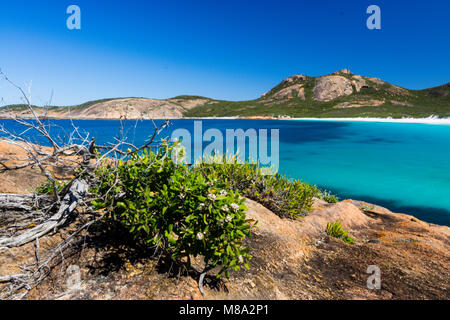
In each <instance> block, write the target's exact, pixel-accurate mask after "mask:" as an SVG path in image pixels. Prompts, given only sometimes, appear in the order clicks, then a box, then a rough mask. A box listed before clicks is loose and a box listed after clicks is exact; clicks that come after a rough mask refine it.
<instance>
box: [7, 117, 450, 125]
mask: <svg viewBox="0 0 450 320" xmlns="http://www.w3.org/2000/svg"><path fill="white" fill-rule="evenodd" d="M14 119H15V118H13V117H1V116H0V120H14ZM22 119H32V118H31V117H30V118H28V117H23V118H22ZM42 119H47V120H82V121H99V120H100V121H119V120H122V121H141V120H142V121H151V120H184V119H186V120H283V121H331V122H333V121H334V122H381V123H416V124H432V125H450V117H449V118H438V117H433V116H431V117H428V118H400V119H397V118H377V117H367V118H363V117H356V118H352V117H347V118H317V117H305V118H290V117H283V116H281V117H266V116H249V117H240V116H232V117H195V118H194V117H181V118H167V119H166V118H161V119H134V118H130V119H119V118H82V117H80V118H77V117H73V118H56V117H45V118H42Z"/></svg>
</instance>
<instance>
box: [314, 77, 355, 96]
mask: <svg viewBox="0 0 450 320" xmlns="http://www.w3.org/2000/svg"><path fill="white" fill-rule="evenodd" d="M352 93H353V87H352V82H351V81H350V80H348V79H347V78H345V77H343V76H336V75H332V76H324V77H320V78H319V79H318V80H317V84H316V86H315V88H314V99H315V100H319V101H331V100H333V99H336V98H338V97H342V96H348V95H351V94H352Z"/></svg>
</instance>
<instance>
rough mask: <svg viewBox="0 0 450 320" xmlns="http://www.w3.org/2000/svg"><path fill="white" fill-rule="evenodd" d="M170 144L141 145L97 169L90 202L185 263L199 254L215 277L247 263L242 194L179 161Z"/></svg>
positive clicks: (246, 226)
mask: <svg viewBox="0 0 450 320" xmlns="http://www.w3.org/2000/svg"><path fill="white" fill-rule="evenodd" d="M174 147H176V145H172V144H169V143H163V144H162V145H161V146H160V147H159V148H158V150H157V151H155V152H152V151H151V150H149V149H146V150H144V151H143V153H142V154H135V155H133V156H132V157H131V159H129V160H127V161H119V162H118V163H114V164H112V163H110V164H106V165H105V166H104V167H101V168H99V169H98V170H97V172H96V174H95V176H96V179H98V181H99V182H98V184H97V186H96V187H95V188H94V190H93V193H94V194H95V195H96V198H97V199H96V200H95V201H94V202H93V205H94V206H95V208H96V209H107V210H108V211H109V215H110V217H111V218H112V219H113V220H114V221H118V222H120V223H121V224H122V225H123V226H124V227H125V228H126V229H128V230H129V231H130V232H131V233H132V234H133V236H134V237H135V239H136V240H137V241H140V242H143V243H145V244H147V245H150V246H157V247H159V248H160V249H162V250H163V251H164V252H165V253H166V254H167V255H168V256H170V257H171V258H172V259H174V260H175V261H182V259H183V258H186V260H187V263H188V265H189V264H190V257H191V256H194V257H196V256H202V257H203V258H204V262H205V270H211V269H213V268H214V267H216V266H217V267H220V270H219V271H218V273H217V276H218V277H220V276H222V275H223V274H225V275H226V276H227V277H228V275H229V269H233V270H239V269H240V268H241V267H242V266H245V267H246V268H247V269H248V268H250V265H249V261H250V259H251V255H250V254H249V250H248V248H246V247H244V245H243V240H244V238H246V237H248V236H250V234H251V232H250V228H251V225H250V223H249V221H248V220H246V216H245V210H247V208H246V207H245V205H244V203H243V202H244V200H243V198H242V197H241V196H240V194H239V192H237V191H233V190H232V189H231V188H229V186H228V185H227V184H226V183H224V182H223V180H219V179H217V175H216V174H214V173H210V174H205V173H203V172H201V171H200V170H197V169H196V168H193V167H191V168H189V167H188V166H185V165H178V164H177V162H176V161H175V160H174V158H173V157H172V156H171V152H172V151H173V150H174Z"/></svg>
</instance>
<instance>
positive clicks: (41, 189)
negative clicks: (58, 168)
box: [34, 180, 65, 195]
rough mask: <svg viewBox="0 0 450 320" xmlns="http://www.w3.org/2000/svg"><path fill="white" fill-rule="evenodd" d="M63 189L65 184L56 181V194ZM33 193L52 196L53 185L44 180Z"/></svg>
mask: <svg viewBox="0 0 450 320" xmlns="http://www.w3.org/2000/svg"><path fill="white" fill-rule="evenodd" d="M64 187H65V183H64V182H61V181H56V188H57V192H60V191H61V190H62V189H63V188H64ZM34 192H35V193H36V194H37V195H51V194H54V187H53V183H52V182H51V181H50V180H46V181H45V182H44V183H43V184H41V185H39V186H38V187H36V189H35V190H34Z"/></svg>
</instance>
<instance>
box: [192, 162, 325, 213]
mask: <svg viewBox="0 0 450 320" xmlns="http://www.w3.org/2000/svg"><path fill="white" fill-rule="evenodd" d="M195 167H196V168H197V169H199V170H200V171H201V172H202V173H203V175H204V176H211V175H212V176H214V177H215V178H216V179H218V180H219V181H223V182H224V183H225V185H226V186H227V187H228V188H229V189H234V190H238V191H239V192H241V193H242V195H243V196H245V197H247V198H250V199H252V200H255V201H257V202H259V203H261V204H262V205H264V206H265V207H266V208H268V209H270V210H272V211H273V212H274V213H275V214H277V215H278V216H280V217H283V218H293V219H296V218H298V217H300V216H305V215H307V214H308V213H309V211H310V210H311V207H312V205H313V202H314V198H315V197H320V195H321V192H320V190H319V189H318V188H317V187H316V186H311V185H308V184H306V183H303V182H301V181H299V180H290V179H288V178H286V177H283V176H281V175H280V174H278V173H274V174H271V173H270V172H268V170H267V169H263V168H261V167H259V166H258V164H257V163H249V162H241V161H239V160H238V159H237V157H236V156H235V157H228V158H226V157H225V156H215V157H211V158H209V159H205V160H204V161H202V162H201V163H197V164H196V165H195ZM269 170H270V169H269Z"/></svg>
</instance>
